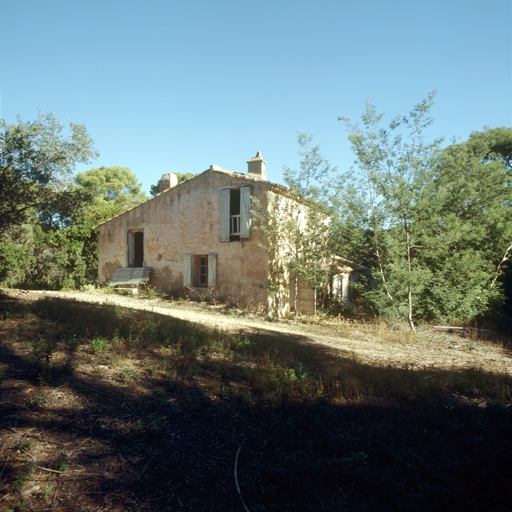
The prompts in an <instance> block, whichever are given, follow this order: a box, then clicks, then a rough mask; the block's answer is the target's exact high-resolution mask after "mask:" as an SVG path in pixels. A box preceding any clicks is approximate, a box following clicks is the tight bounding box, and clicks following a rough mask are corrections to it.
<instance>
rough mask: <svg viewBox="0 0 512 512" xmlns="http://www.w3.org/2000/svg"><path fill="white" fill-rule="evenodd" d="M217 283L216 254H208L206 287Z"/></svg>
mask: <svg viewBox="0 0 512 512" xmlns="http://www.w3.org/2000/svg"><path fill="white" fill-rule="evenodd" d="M216 285H217V254H215V253H210V254H208V287H209V288H210V287H213V286H216Z"/></svg>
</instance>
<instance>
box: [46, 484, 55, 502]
mask: <svg viewBox="0 0 512 512" xmlns="http://www.w3.org/2000/svg"><path fill="white" fill-rule="evenodd" d="M52 491H53V489H52V486H51V485H45V486H44V499H45V500H47V499H48V498H49V497H50V495H51V494H52Z"/></svg>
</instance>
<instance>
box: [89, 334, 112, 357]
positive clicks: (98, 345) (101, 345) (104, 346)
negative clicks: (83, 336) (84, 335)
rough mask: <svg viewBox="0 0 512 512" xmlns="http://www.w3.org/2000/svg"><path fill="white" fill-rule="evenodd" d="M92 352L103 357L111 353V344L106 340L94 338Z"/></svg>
mask: <svg viewBox="0 0 512 512" xmlns="http://www.w3.org/2000/svg"><path fill="white" fill-rule="evenodd" d="M91 350H92V353H93V354H95V355H97V356H101V355H103V354H106V353H107V352H109V350H110V344H109V342H108V340H107V339H106V338H101V337H98V338H93V339H92V340H91Z"/></svg>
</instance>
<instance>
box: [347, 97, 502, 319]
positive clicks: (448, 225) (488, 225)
mask: <svg viewBox="0 0 512 512" xmlns="http://www.w3.org/2000/svg"><path fill="white" fill-rule="evenodd" d="M433 98H434V93H430V94H429V95H428V96H427V98H426V99H425V100H423V101H422V102H421V103H419V104H418V105H416V106H415V107H414V109H413V110H412V111H411V112H410V114H409V115H407V116H400V115H399V116H397V117H395V119H393V120H392V121H391V123H390V125H389V129H385V128H382V127H381V126H380V121H381V119H382V115H378V114H377V113H376V109H375V107H374V106H373V105H372V104H371V102H368V104H367V110H366V113H365V114H364V115H363V116H362V121H363V125H364V127H363V128H359V127H358V126H355V125H353V124H351V123H350V121H349V120H347V119H344V118H340V119H342V120H344V121H345V122H346V123H347V126H348V128H349V130H350V134H349V140H350V141H351V143H352V148H353V150H354V152H355V154H356V158H357V160H356V163H357V165H358V167H359V169H360V172H359V173H357V172H356V173H354V176H355V179H356V180H357V179H359V181H358V182H357V181H354V185H353V187H352V190H353V191H355V193H356V194H357V201H358V202H359V204H360V208H359V211H360V212H365V214H364V215H363V216H362V218H361V223H360V226H361V227H362V228H363V229H365V230H368V232H370V233H371V237H372V246H373V257H374V264H373V265H372V267H373V269H374V273H373V279H372V280H371V281H370V282H369V283H367V288H366V290H365V299H366V301H367V303H368V304H370V305H371V306H372V307H373V308H374V309H375V310H376V311H378V312H379V313H380V314H390V315H391V316H394V317H398V318H400V317H404V316H406V317H407V320H408V323H409V325H410V327H411V329H414V328H415V327H414V321H415V319H416V320H417V319H418V318H422V317H426V318H436V319H441V320H452V321H455V320H465V321H468V320H474V319H475V318H477V317H478V316H479V315H481V314H482V313H484V312H485V311H486V310H488V309H489V308H490V307H491V306H492V304H493V303H495V302H496V301H498V302H499V301H500V300H502V295H501V292H500V287H499V285H497V284H496V279H497V277H498V276H499V274H500V271H501V269H502V266H503V261H504V259H505V260H506V258H507V255H508V254H509V251H510V250H512V248H511V247H510V246H511V240H512V222H511V221H512V218H511V210H510V204H511V202H512V183H511V176H510V170H509V167H508V163H507V159H506V157H505V156H506V155H503V154H501V153H499V152H498V151H497V150H498V148H500V151H506V147H508V146H507V145H506V144H505V143H504V141H505V142H506V141H507V140H509V139H508V134H507V132H506V129H496V130H489V129H486V130H485V131H484V132H473V133H472V134H471V138H470V140H469V141H466V142H464V143H461V144H454V145H451V146H449V147H448V148H446V149H445V150H444V151H441V148H440V143H441V141H442V139H435V140H434V141H433V142H430V143H427V142H425V141H424V138H423V131H424V129H425V128H426V127H427V126H429V125H430V124H431V123H432V119H431V118H429V117H428V113H429V110H430V108H431V106H432V102H433ZM498 135H499V136H498ZM503 148H505V149H503ZM352 201H354V198H352ZM500 265H501V267H500Z"/></svg>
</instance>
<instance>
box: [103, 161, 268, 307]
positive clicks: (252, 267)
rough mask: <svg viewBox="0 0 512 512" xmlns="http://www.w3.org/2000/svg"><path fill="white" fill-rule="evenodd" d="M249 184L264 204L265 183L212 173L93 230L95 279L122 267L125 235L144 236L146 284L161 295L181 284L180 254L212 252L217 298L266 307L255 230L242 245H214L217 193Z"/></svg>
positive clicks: (263, 261)
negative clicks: (96, 264)
mask: <svg viewBox="0 0 512 512" xmlns="http://www.w3.org/2000/svg"><path fill="white" fill-rule="evenodd" d="M247 185H251V186H252V187H253V188H252V194H253V195H254V196H256V197H257V198H258V199H260V201H263V202H264V201H265V193H266V191H267V190H269V189H270V188H271V184H270V182H262V181H256V180H249V179H244V178H243V177H240V176H239V175H236V174H227V173H223V172H218V171H215V170H208V171H205V172H204V173H202V174H200V175H199V176H196V177H194V178H191V179H190V180H187V181H184V182H182V183H180V184H178V185H177V186H175V187H173V188H171V189H169V190H166V191H164V192H162V193H161V194H159V195H157V196H156V197H154V198H152V199H150V200H148V201H146V202H144V203H142V204H140V205H138V206H137V207H135V208H133V209H131V210H128V211H127V212H125V213H123V214H122V215H120V216H118V217H116V218H114V219H111V220H110V221H108V222H106V223H105V224H102V225H100V226H99V228H98V229H99V231H100V252H99V269H98V278H99V281H100V282H108V281H109V280H110V278H111V276H112V273H113V271H114V269H115V268H117V267H126V266H128V234H129V231H130V230H137V229H142V230H143V232H144V265H145V266H146V267H151V268H152V269H153V270H152V277H151V280H150V283H149V284H150V285H151V286H154V287H156V288H157V289H158V290H161V291H164V292H169V291H170V292H172V291H176V290H177V289H179V288H181V287H182V286H183V256H184V255H185V254H209V253H216V254H217V286H216V287H215V292H214V293H215V294H216V295H218V296H219V297H220V298H223V299H229V298H232V300H236V299H238V298H239V297H242V293H243V296H244V297H248V298H249V300H251V301H252V302H253V303H254V304H255V305H257V304H259V303H263V305H264V306H265V307H268V290H267V289H265V288H264V286H263V285H264V283H265V281H266V280H267V272H268V257H267V253H266V251H265V250H264V249H261V248H260V247H258V242H260V241H261V242H263V241H264V240H263V236H262V234H261V232H259V231H254V230H252V231H251V238H250V240H247V241H243V242H240V241H237V242H221V241H220V191H221V189H223V188H235V189H236V188H239V187H241V186H247Z"/></svg>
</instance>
